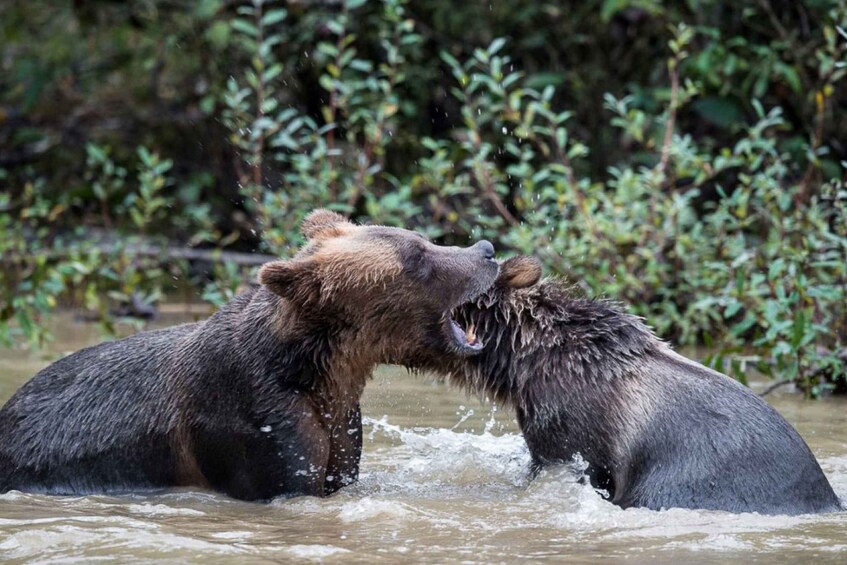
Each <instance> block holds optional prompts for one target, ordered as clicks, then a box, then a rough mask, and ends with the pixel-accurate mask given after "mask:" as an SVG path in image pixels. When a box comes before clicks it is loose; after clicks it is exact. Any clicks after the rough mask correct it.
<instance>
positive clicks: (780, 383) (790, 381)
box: [759, 380, 794, 396]
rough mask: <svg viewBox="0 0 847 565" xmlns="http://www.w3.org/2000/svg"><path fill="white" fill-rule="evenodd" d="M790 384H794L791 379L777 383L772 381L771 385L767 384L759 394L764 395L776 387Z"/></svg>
mask: <svg viewBox="0 0 847 565" xmlns="http://www.w3.org/2000/svg"><path fill="white" fill-rule="evenodd" d="M790 384H794V381H792V380H785V381H779V382H778V383H774V384H772V385H771V386H769V387H768V388H766V389H765V390H763V391H762V392H760V393H759V396H766V395H768V394H770V393H772V392H773V391H775V390H776V389H778V388H780V387H784V386H785V385H790Z"/></svg>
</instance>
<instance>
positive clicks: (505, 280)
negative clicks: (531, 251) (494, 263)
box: [495, 255, 541, 288]
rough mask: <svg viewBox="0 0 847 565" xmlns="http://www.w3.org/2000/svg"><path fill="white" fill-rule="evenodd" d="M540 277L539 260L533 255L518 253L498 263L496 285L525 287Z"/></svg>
mask: <svg viewBox="0 0 847 565" xmlns="http://www.w3.org/2000/svg"><path fill="white" fill-rule="evenodd" d="M540 279H541V261H539V260H538V259H537V258H535V257H530V256H527V255H518V256H517V257H512V258H510V259H506V260H505V261H503V263H502V264H501V265H500V275H499V276H498V277H497V281H496V282H495V284H496V285H498V286H500V287H505V288H526V287H528V286H532V285H534V284H535V283H537V282H538V281H539V280H540Z"/></svg>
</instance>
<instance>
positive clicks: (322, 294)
mask: <svg viewBox="0 0 847 565" xmlns="http://www.w3.org/2000/svg"><path fill="white" fill-rule="evenodd" d="M301 231H302V234H303V235H304V236H305V238H306V240H307V242H306V244H305V245H304V246H303V248H302V249H301V250H300V251H299V252H298V253H297V255H295V256H294V257H293V258H292V259H288V260H282V261H274V262H271V263H268V264H266V265H264V266H263V267H262V269H261V270H260V272H259V282H260V283H261V284H263V285H264V286H265V287H266V288H267V289H268V290H270V291H271V292H273V293H274V294H276V295H278V296H280V297H282V298H283V299H284V300H285V301H286V302H287V304H288V305H289V306H290V307H293V308H296V309H297V311H298V317H297V318H298V319H300V320H317V321H318V322H319V321H320V320H331V321H332V325H334V326H335V327H343V328H344V331H345V332H348V334H349V332H355V334H356V336H357V339H356V343H357V346H358V347H366V348H368V349H370V350H373V351H377V352H379V355H378V358H379V359H378V361H379V362H382V363H398V364H405V365H413V360H414V359H415V358H416V356H417V355H419V354H420V352H422V351H427V352H431V351H442V352H443V353H445V354H452V355H460V356H468V355H473V354H476V353H478V352H479V351H480V350H481V349H482V346H483V344H481V343H479V342H478V340H471V339H469V338H468V336H467V333H466V331H465V330H464V329H463V328H462V327H460V326H459V325H458V324H457V323H456V321H455V320H453V319H452V318H451V316H450V312H451V311H453V310H454V309H455V308H457V307H458V306H460V305H462V304H465V303H467V302H469V301H471V300H474V299H475V298H476V297H478V296H479V295H480V294H482V293H483V292H485V291H486V290H487V289H489V288H490V287H491V286H492V285H493V284H494V282H495V280H496V279H497V275H498V272H499V265H498V263H497V262H496V261H494V248H493V246H492V245H491V244H490V243H489V242H487V241H480V242H478V243H476V244H475V245H472V246H470V247H465V248H460V247H444V246H438V245H434V244H433V243H432V242H430V241H429V240H428V239H427V238H426V237H424V236H422V235H421V234H418V233H416V232H413V231H409V230H405V229H400V228H392V227H385V226H368V225H356V224H354V223H352V222H350V221H348V220H347V219H346V218H344V217H343V216H341V215H339V214H336V213H335V212H331V211H328V210H316V211H314V212H312V213H311V214H309V215H308V216H307V217H306V219H305V220H304V222H303V224H302V228H301Z"/></svg>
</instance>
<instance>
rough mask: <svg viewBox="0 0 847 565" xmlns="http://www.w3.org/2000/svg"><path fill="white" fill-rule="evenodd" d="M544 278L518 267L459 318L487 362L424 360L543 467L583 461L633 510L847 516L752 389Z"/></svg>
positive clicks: (522, 264)
mask: <svg viewBox="0 0 847 565" xmlns="http://www.w3.org/2000/svg"><path fill="white" fill-rule="evenodd" d="M540 276H541V269H540V266H539V264H538V263H537V261H535V260H534V259H531V258H526V257H523V258H516V259H513V260H509V261H507V262H506V263H505V264H504V265H503V266H502V269H501V275H500V277H499V278H498V281H497V282H496V283H495V285H494V287H493V288H492V289H491V290H490V291H488V292H487V293H484V294H483V295H481V296H480V297H479V298H478V299H477V300H476V301H474V302H473V303H470V304H468V305H465V306H462V307H461V308H459V309H458V311H457V314H456V318H457V319H458V320H459V321H460V323H464V324H465V325H466V326H468V327H470V326H471V325H475V326H476V333H477V335H478V336H479V338H480V339H481V340H482V341H483V342H485V343H486V346H485V348H484V350H483V352H482V354H480V355H479V356H476V357H474V358H467V359H460V358H456V357H452V358H444V357H443V356H440V355H433V356H431V357H430V358H429V359H418V360H417V362H418V366H420V367H424V368H430V369H434V370H436V371H438V372H439V373H441V374H447V375H449V380H450V382H451V383H454V384H456V385H458V386H461V387H463V388H465V389H467V390H470V391H473V392H474V393H477V394H481V395H487V396H490V397H493V398H495V399H497V400H498V401H500V402H501V403H504V404H507V405H510V406H513V407H514V408H515V410H516V411H517V416H518V422H519V423H520V426H521V430H522V431H523V434H524V437H525V438H526V442H527V445H528V446H529V449H530V452H531V453H532V456H533V459H534V461H535V463H536V465H537V466H541V465H546V464H550V463H561V462H568V461H571V460H572V459H573V458H574V456H575V455H577V454H579V455H581V456H582V458H583V459H584V460H585V462H587V464H588V469H587V474H588V476H589V478H590V480H591V482H592V483H593V484H594V485H595V486H596V487H599V488H602V489H605V490H606V491H607V492H608V495H609V498H610V499H611V501H612V502H614V503H616V504H618V505H620V506H622V507H625V508H626V507H632V506H642V507H647V508H652V509H661V508H670V507H687V508H706V509H721V510H729V511H734V512H751V511H755V512H762V513H768V514H799V513H808V512H823V511H832V510H837V509H840V508H841V504H840V502H839V500H838V498H837V497H836V496H835V494H834V493H833V491H832V488H831V487H830V485H829V483H828V482H827V479H826V477H825V476H824V474H823V472H822V471H821V469H820V466H819V465H818V463H817V461H816V460H815V458H814V456H813V455H812V453H811V452H810V450H809V448H808V447H807V446H806V444H805V443H804V442H803V440H802V438H800V436H799V435H798V434H797V432H796V431H795V430H794V429H793V428H792V427H791V426H790V425H789V424H788V423H787V422H786V421H785V420H784V419H783V418H782V417H781V416H780V415H779V414H778V413H777V412H776V411H775V410H773V409H772V408H771V407H770V406H768V405H767V404H766V403H765V402H764V401H762V400H761V399H760V398H759V397H758V396H757V395H755V394H753V393H752V392H751V391H750V390H749V389H748V388H746V387H744V386H742V385H740V384H739V383H738V382H736V381H734V380H733V379H730V378H729V377H726V376H725V375H722V374H720V373H717V372H715V371H712V370H711V369H708V368H706V367H704V366H702V365H700V364H698V363H695V362H693V361H690V360H688V359H685V358H684V357H682V356H680V355H678V354H676V353H675V352H673V351H672V350H671V349H670V347H668V345H667V344H665V343H664V342H662V341H660V340H659V339H658V338H656V337H655V336H654V335H653V333H652V332H651V331H650V330H649V329H648V328H647V327H646V326H645V325H644V323H643V322H642V320H641V319H639V318H636V317H634V316H631V315H629V314H627V313H625V312H624V311H623V309H621V308H620V306H618V305H617V304H615V303H613V302H608V301H604V300H589V299H583V298H575V297H574V296H573V295H572V293H571V291H570V289H569V288H568V287H567V286H565V285H563V284H562V283H561V282H559V281H556V280H550V279H548V280H544V281H541V282H538V281H539V278H540Z"/></svg>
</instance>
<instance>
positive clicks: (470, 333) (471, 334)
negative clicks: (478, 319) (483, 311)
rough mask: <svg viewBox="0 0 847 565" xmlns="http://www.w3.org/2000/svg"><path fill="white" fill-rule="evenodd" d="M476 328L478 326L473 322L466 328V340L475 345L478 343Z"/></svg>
mask: <svg viewBox="0 0 847 565" xmlns="http://www.w3.org/2000/svg"><path fill="white" fill-rule="evenodd" d="M475 329H476V326H475V325H474V324H473V322H471V324H470V325H469V326H468V329H467V330H465V341H467V343H468V344H469V345H473V344H475V343H476V334H475V333H474V330H475Z"/></svg>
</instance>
